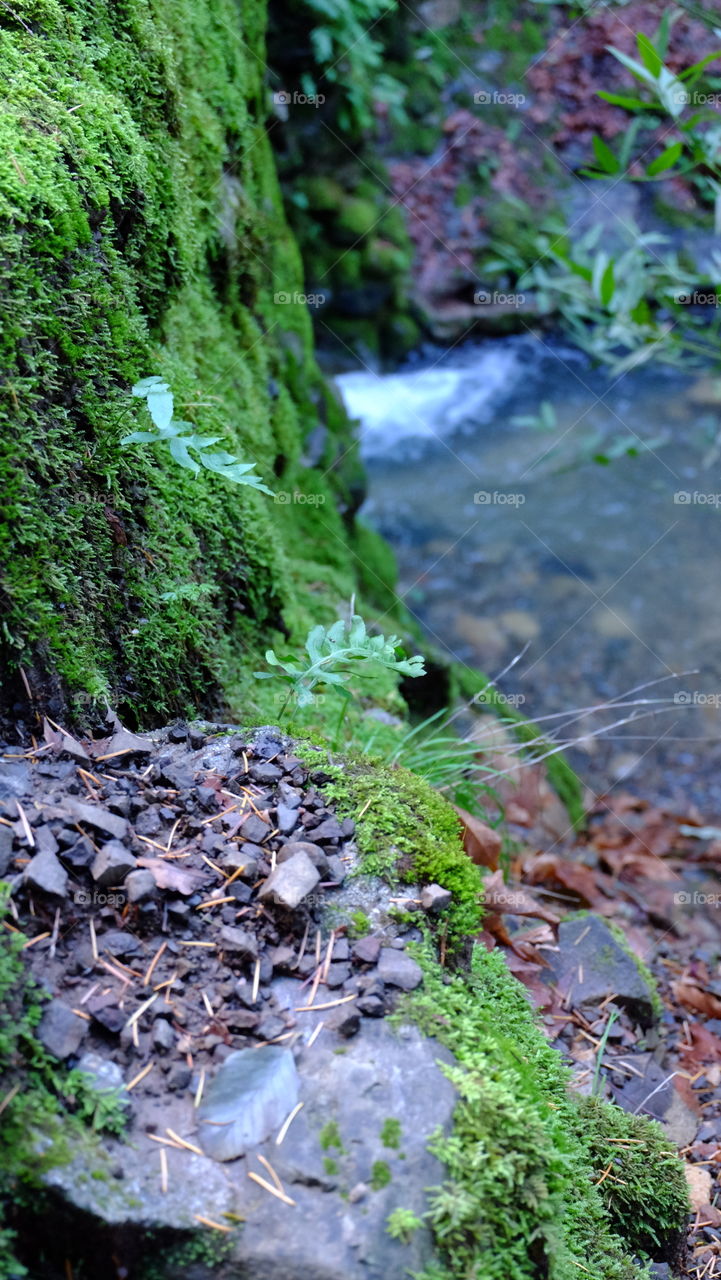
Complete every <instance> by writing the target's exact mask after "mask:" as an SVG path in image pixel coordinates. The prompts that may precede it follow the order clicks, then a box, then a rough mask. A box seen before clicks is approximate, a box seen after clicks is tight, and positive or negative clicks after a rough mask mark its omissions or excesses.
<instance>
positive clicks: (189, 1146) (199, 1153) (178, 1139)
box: [165, 1129, 203, 1156]
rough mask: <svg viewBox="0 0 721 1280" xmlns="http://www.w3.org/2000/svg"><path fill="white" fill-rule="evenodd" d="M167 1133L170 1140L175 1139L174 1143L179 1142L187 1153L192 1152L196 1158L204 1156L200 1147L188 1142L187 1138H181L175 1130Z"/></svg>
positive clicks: (169, 1130)
mask: <svg viewBox="0 0 721 1280" xmlns="http://www.w3.org/2000/svg"><path fill="white" fill-rule="evenodd" d="M165 1132H166V1133H167V1135H168V1137H169V1138H172V1139H173V1142H179V1143H180V1145H181V1147H185V1148H186V1150H187V1151H192V1152H193V1154H194V1155H196V1156H202V1154H203V1152H202V1151H201V1150H200V1147H196V1146H194V1145H193V1143H192V1142H186V1140H185V1138H181V1137H180V1135H179V1134H177V1133H176V1132H175V1130H174V1129H166V1130H165Z"/></svg>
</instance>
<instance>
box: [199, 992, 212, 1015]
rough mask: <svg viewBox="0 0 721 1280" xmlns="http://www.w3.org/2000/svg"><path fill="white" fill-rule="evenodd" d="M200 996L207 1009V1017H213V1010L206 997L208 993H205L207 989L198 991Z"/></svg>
mask: <svg viewBox="0 0 721 1280" xmlns="http://www.w3.org/2000/svg"><path fill="white" fill-rule="evenodd" d="M200 997H201V999H202V1001H203V1004H204V1005H205V1007H206V1009H207V1011H208V1017H209V1018H214V1017H215V1010H214V1008H213V1006H212V1004H211V1003H210V1000H209V999H208V993H207V991H201V993H200Z"/></svg>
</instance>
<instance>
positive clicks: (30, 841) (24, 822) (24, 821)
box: [15, 800, 35, 849]
mask: <svg viewBox="0 0 721 1280" xmlns="http://www.w3.org/2000/svg"><path fill="white" fill-rule="evenodd" d="M15 804H16V805H17V809H18V813H19V814H20V821H21V823H22V827H23V831H24V833H25V839H26V840H27V842H28V844H29V845H30V848H31V849H34V848H35V836H34V835H33V833H32V831H31V830H30V823H29V822H28V820H27V818H26V816H25V810H24V809H23V807H22V805H21V803H20V801H19V800H16V801H15Z"/></svg>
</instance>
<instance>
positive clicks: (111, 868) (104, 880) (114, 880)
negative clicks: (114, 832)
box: [90, 819, 138, 889]
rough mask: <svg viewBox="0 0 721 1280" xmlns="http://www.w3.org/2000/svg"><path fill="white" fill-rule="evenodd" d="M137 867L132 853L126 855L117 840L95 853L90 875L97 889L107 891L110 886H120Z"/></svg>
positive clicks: (122, 846)
mask: <svg viewBox="0 0 721 1280" xmlns="http://www.w3.org/2000/svg"><path fill="white" fill-rule="evenodd" d="M118 821H121V819H118ZM122 821H124V819H122ZM137 865H138V864H137V862H136V860H135V858H134V857H133V855H132V853H128V851H127V849H126V848H125V846H124V845H122V844H121V843H120V841H119V840H109V841H108V843H107V844H104V845H103V846H102V848H100V849H99V850H98V852H97V853H96V855H95V858H94V859H93V865H92V867H91V868H90V874H91V876H92V877H93V880H94V881H95V883H96V884H97V885H98V887H99V888H101V889H107V888H109V887H110V886H111V885H119V884H122V882H123V880H124V879H125V877H126V876H127V875H129V874H130V872H131V871H134V870H135V868H136V867H137Z"/></svg>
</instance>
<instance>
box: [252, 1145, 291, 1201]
mask: <svg viewBox="0 0 721 1280" xmlns="http://www.w3.org/2000/svg"><path fill="white" fill-rule="evenodd" d="M258 1160H259V1161H260V1163H261V1164H262V1166H263V1168H264V1169H265V1171H266V1173H269V1174H270V1176H271V1178H272V1179H273V1182H274V1183H275V1185H276V1187H277V1189H278V1191H281V1192H282V1193H283V1195H285V1187H284V1186H283V1183H282V1182H281V1180H280V1178H279V1177H278V1175H277V1173H276V1171H275V1169H274V1168H273V1166H272V1164H271V1163H270V1160H266V1158H265V1156H262V1155H261V1154H260V1152H258Z"/></svg>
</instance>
